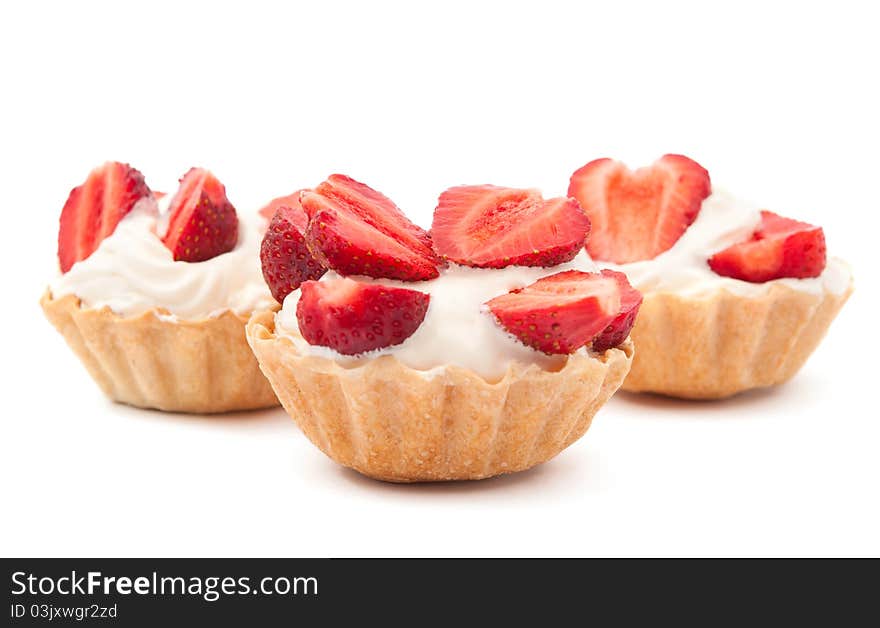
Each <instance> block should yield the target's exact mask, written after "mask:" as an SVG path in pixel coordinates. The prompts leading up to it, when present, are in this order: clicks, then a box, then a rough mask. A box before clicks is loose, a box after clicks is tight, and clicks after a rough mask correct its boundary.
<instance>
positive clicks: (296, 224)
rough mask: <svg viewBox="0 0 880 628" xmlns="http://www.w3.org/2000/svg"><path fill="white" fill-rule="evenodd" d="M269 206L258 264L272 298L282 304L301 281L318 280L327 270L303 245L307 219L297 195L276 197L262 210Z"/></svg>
mask: <svg viewBox="0 0 880 628" xmlns="http://www.w3.org/2000/svg"><path fill="white" fill-rule="evenodd" d="M273 205H274V207H273ZM270 207H272V219H271V221H270V222H269V227H268V228H267V229H266V233H265V235H264V236H263V243H262V244H261V245H260V262H261V263H262V266H263V278H264V279H265V280H266V284H267V285H268V286H269V290H271V292H272V296H273V297H275V300H276V301H278V302H279V303H282V302H284V297H286V296H287V295H288V294H290V293H291V292H292V291H294V290H296V289H297V288H299V285H300V284H301V283H302V282H303V281H306V280H308V279H319V278H320V277H321V276H322V275H323V274H324V273H325V272H327V269H326V268H324V266H322V265H321V263H320V262H319V261H318V260H316V259H315V258H314V256H312V253H311V252H310V251H309V248H308V246H307V245H306V239H305V232H306V228H307V227H308V224H309V217H308V216H307V215H306V212H305V210H303V208H302V205H301V204H300V202H299V192H297V193H295V194H291V195H290V196H285V197H281V198H276V199H275V200H273V201H272V202H271V203H270V204H269V205H267V206H266V207H264V208H263V210H265V209H268V208H270ZM263 210H260V213H261V214H263V213H264V212H263ZM264 215H265V214H264Z"/></svg>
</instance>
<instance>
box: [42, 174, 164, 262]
mask: <svg viewBox="0 0 880 628" xmlns="http://www.w3.org/2000/svg"><path fill="white" fill-rule="evenodd" d="M150 194H151V193H150V188H148V187H147V184H146V182H145V181H144V175H142V174H141V173H140V172H138V171H137V170H135V169H134V168H132V167H131V166H129V165H128V164H122V163H119V162H118V161H109V162H107V163H105V164H104V165H102V166H98V167H97V168H95V169H94V170H92V171H91V172H90V173H89V176H88V178H87V179H86V180H85V182H84V183H83V184H82V185H80V186H78V187H75V188H73V189H72V190H71V191H70V195H69V196H68V197H67V202H66V203H64V209H62V210H61V220H60V224H59V229H58V261H59V263H60V265H61V272H62V273H66V272H67V271H68V270H70V267H71V266H73V265H74V264H75V263H76V262H79V261H82V260H84V259H86V258H87V257H88V256H89V255H91V254H92V253H94V252H95V249H97V248H98V245H99V244H100V243H101V241H102V240H103V239H104V238H106V237H107V236H109V235H110V234H111V233H113V231H115V230H116V225H118V224H119V221H120V220H122V218H123V217H124V216H125V215H126V214H128V212H130V211H131V210H132V208H133V207H134V206H135V204H136V203H137V202H138V201H139V200H141V199H142V198H145V197H149V196H150Z"/></svg>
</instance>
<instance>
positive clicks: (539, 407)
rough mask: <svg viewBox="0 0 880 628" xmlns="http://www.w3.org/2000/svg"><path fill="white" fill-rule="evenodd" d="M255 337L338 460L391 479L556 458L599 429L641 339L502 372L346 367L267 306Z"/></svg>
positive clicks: (289, 396) (300, 418)
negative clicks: (302, 341) (600, 414)
mask: <svg viewBox="0 0 880 628" xmlns="http://www.w3.org/2000/svg"><path fill="white" fill-rule="evenodd" d="M247 336H248V341H249V342H250V344H251V347H253V349H254V353H256V355H257V358H258V360H259V362H260V367H261V368H262V369H263V372H264V373H265V374H266V377H268V378H269V381H270V382H272V386H273V388H274V389H275V391H276V392H277V393H278V398H279V399H280V400H281V404H282V405H283V406H284V408H285V409H286V410H287V411H288V413H290V415H291V416H292V417H293V418H294V419H295V420H296V422H297V423H298V424H299V426H300V427H301V428H302V430H303V432H305V434H306V436H308V438H309V439H310V440H311V441H312V442H313V443H314V444H315V445H317V446H318V447H319V448H320V449H321V450H322V451H323V452H324V453H325V454H327V455H328V456H329V457H330V458H332V459H333V460H335V461H336V462H338V463H340V464H342V465H344V466H346V467H350V468H353V469H356V470H357V471H359V472H361V473H363V474H364V475H368V476H370V477H373V478H377V479H381V480H387V481H392V482H420V481H442V480H475V479H481V478H487V477H491V476H494V475H499V474H502V473H511V472H514V471H522V470H524V469H528V468H529V467H532V466H534V465H536V464H539V463H541V462H544V461H546V460H549V459H550V458H552V457H553V456H555V455H556V454H558V453H559V452H561V451H562V450H563V449H565V448H566V447H568V446H569V445H570V444H571V443H573V442H574V441H576V440H577V439H578V438H580V437H581V436H583V434H584V433H585V432H586V431H587V428H589V426H590V423H591V421H592V419H593V415H595V413H596V412H597V411H598V409H599V408H600V407H601V406H602V405H603V404H604V403H605V402H606V401H607V400H608V398H609V397H611V395H612V394H614V392H615V391H616V390H617V389H618V388H619V386H620V384H621V382H622V381H623V378H624V377H625V376H626V373H627V371H628V370H629V365H630V362H631V361H632V354H633V348H632V343H631V342H630V341H629V340H627V342H626V343H625V344H624V345H622V346H621V347H620V348H618V349H610V350H608V351H606V352H605V353H604V354H602V355H600V356H597V357H587V356H581V355H575V356H571V357H570V358H569V359H568V360H567V362H566V364H565V366H564V367H563V368H562V369H560V370H558V371H553V372H551V371H546V370H542V369H541V368H539V367H537V366H534V365H532V366H528V367H525V366H522V365H516V366H514V367H511V369H509V370H508V372H507V373H506V374H505V376H504V377H503V378H502V379H501V380H500V381H499V382H497V383H488V382H486V380H484V379H483V378H481V377H480V376H479V375H477V374H476V373H474V372H473V371H470V370H468V369H464V368H459V367H455V366H448V367H446V368H444V369H438V370H437V371H436V372H432V373H430V374H429V373H426V372H420V371H416V370H414V369H411V368H409V367H407V366H405V365H403V364H402V363H400V362H399V361H398V360H397V359H396V358H394V357H392V356H382V357H379V358H376V359H374V360H370V361H369V362H367V363H366V364H365V365H363V366H359V367H356V368H344V367H341V366H340V365H339V364H337V363H336V362H334V361H333V360H329V359H326V358H322V357H317V356H303V355H300V354H299V353H298V352H297V349H296V346H295V345H294V343H293V342H292V341H291V339H290V338H288V337H286V336H281V335H276V334H275V321H274V315H273V314H272V313H265V312H263V313H256V314H254V315H253V316H252V317H251V319H250V321H249V322H248V325H247Z"/></svg>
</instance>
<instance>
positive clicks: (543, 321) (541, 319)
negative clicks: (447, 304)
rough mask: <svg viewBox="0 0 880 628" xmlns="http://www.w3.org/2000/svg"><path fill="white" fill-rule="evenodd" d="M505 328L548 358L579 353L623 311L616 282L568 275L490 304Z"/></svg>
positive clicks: (602, 277) (541, 281)
mask: <svg viewBox="0 0 880 628" xmlns="http://www.w3.org/2000/svg"><path fill="white" fill-rule="evenodd" d="M486 305H487V306H488V307H489V310H490V311H491V312H492V314H494V315H495V318H496V319H498V322H499V323H500V324H501V326H502V327H504V329H506V330H507V331H508V332H510V333H511V334H513V335H514V336H516V337H517V338H518V339H519V340H520V342H522V343H523V344H525V345H527V346H529V347H532V348H533V349H537V350H538V351H543V352H544V353H551V354H553V353H574V352H575V351H577V350H578V349H580V348H581V347H583V346H584V345H586V344H587V343H588V342H590V341H591V340H592V339H593V338H594V337H596V336H597V335H598V334H599V333H600V332H603V330H605V329H606V328H607V327H608V326H609V325H611V324H612V322H613V321H614V320H615V319H616V318H617V316H618V315H619V314H620V312H621V295H620V288H619V284H618V281H617V279H616V278H615V277H610V276H607V275H602V274H599V273H584V272H581V271H579V270H567V271H563V272H561V273H556V274H555V275H550V276H549V277H544V278H543V279H539V280H538V281H536V282H535V283H533V284H531V285H528V286H526V287H525V288H520V289H517V290H512V291H511V292H508V293H507V294H503V295H501V296H498V297H495V298H494V299H492V300H491V301H489V302H488V303H487V304H486Z"/></svg>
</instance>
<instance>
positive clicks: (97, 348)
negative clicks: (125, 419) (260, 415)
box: [40, 290, 278, 413]
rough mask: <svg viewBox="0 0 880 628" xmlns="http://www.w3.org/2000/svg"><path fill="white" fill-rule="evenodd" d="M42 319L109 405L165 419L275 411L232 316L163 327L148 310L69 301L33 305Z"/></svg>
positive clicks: (240, 323) (46, 299)
mask: <svg viewBox="0 0 880 628" xmlns="http://www.w3.org/2000/svg"><path fill="white" fill-rule="evenodd" d="M40 305H41V306H42V308H43V312H45V314H46V318H48V319H49V321H50V322H51V323H52V325H54V326H55V328H56V329H57V330H58V331H59V332H61V334H62V335H63V336H64V338H65V340H67V344H69V345H70V347H71V349H73V351H74V353H76V355H77V356H78V357H79V359H80V360H81V361H82V363H83V364H84V365H85V367H86V369H88V371H89V374H90V375H91V376H92V378H93V379H94V380H95V382H97V384H98V386H100V387H101V390H103V391H104V393H105V394H106V395H107V396H108V397H110V398H111V399H113V400H115V401H120V402H122V403H127V404H130V405H133V406H139V407H142V408H156V409H159V410H166V411H170V412H193V413H214V412H229V411H236V410H252V409H256V408H266V407H270V406H275V405H278V400H277V398H276V397H275V393H273V392H272V388H271V387H270V386H269V382H267V381H266V378H265V377H263V374H262V373H261V372H260V369H259V366H258V365H257V361H256V359H255V358H254V355H253V352H252V351H251V350H250V347H249V346H248V344H247V340H246V338H245V332H244V327H245V323H246V321H247V319H246V318H244V317H241V316H238V315H236V314H234V313H232V312H224V313H223V314H221V315H220V316H217V317H211V318H203V319H200V320H176V321H172V320H163V319H162V318H161V317H160V315H159V314H160V313H159V312H157V311H154V310H151V311H149V312H146V313H144V314H140V315H138V316H132V317H123V316H119V315H118V314H114V313H113V312H112V311H111V310H110V309H109V308H102V309H89V308H84V307H82V305H81V303H80V300H79V299H77V298H76V297H74V296H72V295H67V296H64V297H62V298H60V299H53V298H52V295H51V294H50V292H49V291H48V290H47V291H46V293H45V294H44V295H43V298H42V299H40Z"/></svg>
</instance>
